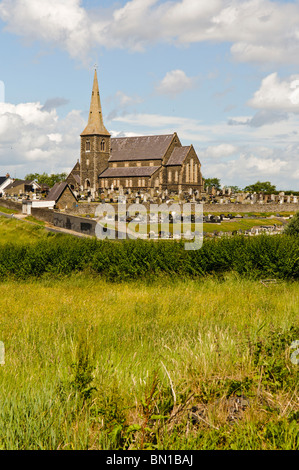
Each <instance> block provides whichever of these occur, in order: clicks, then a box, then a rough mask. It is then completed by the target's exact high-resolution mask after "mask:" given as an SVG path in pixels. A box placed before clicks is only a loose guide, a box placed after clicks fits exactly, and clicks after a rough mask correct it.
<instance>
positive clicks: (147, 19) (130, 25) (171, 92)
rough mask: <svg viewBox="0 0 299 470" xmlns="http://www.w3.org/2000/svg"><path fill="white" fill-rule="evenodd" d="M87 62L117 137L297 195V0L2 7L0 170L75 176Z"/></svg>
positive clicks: (70, 1) (61, 2) (225, 180)
mask: <svg viewBox="0 0 299 470" xmlns="http://www.w3.org/2000/svg"><path fill="white" fill-rule="evenodd" d="M95 66H96V67H97V73H98V79H99V87H100V95H101V102H102V108H103V116H104V123H105V126H106V128H107V129H108V130H109V131H110V133H111V135H112V136H113V137H117V136H119V137H121V136H133V135H156V134H170V133H173V132H177V134H178V137H179V139H180V141H181V143H182V145H190V144H192V145H193V146H194V148H195V150H196V152H197V155H198V157H199V160H200V162H201V165H202V174H203V177H204V178H219V179H220V182H221V184H222V185H224V186H230V185H234V186H238V187H240V188H244V187H245V186H247V185H249V184H253V183H255V182H257V181H270V182H271V183H272V184H274V185H276V187H277V189H278V190H282V191H283V190H294V191H298V190H299V0H294V1H290V0H209V1H206V0H131V1H128V0H119V1H115V2H114V1H113V0H112V1H108V0H51V2H49V1H48V0H0V176H1V175H5V174H6V173H9V174H10V175H11V176H12V177H16V178H24V177H25V175H26V174H28V173H43V172H46V173H61V172H66V173H68V172H69V171H71V169H72V167H73V166H74V165H75V163H76V161H77V160H78V159H79V158H80V133H81V132H82V131H83V129H84V128H85V126H86V123H87V118H88V111H89V104H90V97H91V89H92V82H93V74H94V68H95Z"/></svg>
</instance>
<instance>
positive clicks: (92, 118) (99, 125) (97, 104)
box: [81, 69, 110, 136]
mask: <svg viewBox="0 0 299 470" xmlns="http://www.w3.org/2000/svg"><path fill="white" fill-rule="evenodd" d="M83 135H103V136H110V134H109V132H108V131H107V129H106V127H105V126H104V121H103V114H102V106H101V100H100V92H99V84H98V76H97V70H96V69H95V71H94V79H93V87H92V94H91V100H90V110H89V116H88V123H87V126H86V127H85V129H84V131H83V132H82V134H81V136H83Z"/></svg>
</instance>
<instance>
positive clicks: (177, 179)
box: [174, 170, 179, 183]
mask: <svg viewBox="0 0 299 470" xmlns="http://www.w3.org/2000/svg"><path fill="white" fill-rule="evenodd" d="M174 180H175V182H176V183H177V182H178V181H179V172H178V170H176V172H175V174H174Z"/></svg>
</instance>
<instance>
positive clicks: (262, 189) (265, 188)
mask: <svg viewBox="0 0 299 470" xmlns="http://www.w3.org/2000/svg"><path fill="white" fill-rule="evenodd" d="M244 191H245V192H247V193H264V194H273V193H275V191H276V186H274V185H273V184H271V183H270V181H264V182H261V181H258V182H257V183H255V184H251V185H250V186H246V188H244Z"/></svg>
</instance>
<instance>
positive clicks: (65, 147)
mask: <svg viewBox="0 0 299 470" xmlns="http://www.w3.org/2000/svg"><path fill="white" fill-rule="evenodd" d="M85 125H86V123H85V121H84V120H83V119H82V117H81V114H80V112H79V111H72V112H70V113H69V114H68V115H67V116H66V117H65V118H64V119H59V118H58V115H57V113H56V110H55V109H52V110H51V111H46V110H44V106H43V105H42V104H41V103H39V102H37V103H20V104H18V105H14V104H10V103H0V142H1V144H0V164H1V172H2V173H4V172H8V173H10V174H11V175H13V174H14V172H15V171H17V172H18V174H17V176H18V177H21V178H22V177H24V176H25V174H26V173H30V172H32V171H34V172H44V171H45V172H49V173H50V172H55V173H58V172H62V171H66V170H68V169H70V168H72V167H73V166H74V164H75V163H76V161H77V158H79V152H80V137H79V135H80V132H82V129H84V126H85Z"/></svg>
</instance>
